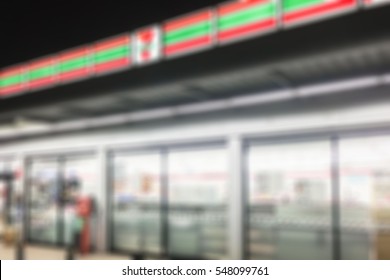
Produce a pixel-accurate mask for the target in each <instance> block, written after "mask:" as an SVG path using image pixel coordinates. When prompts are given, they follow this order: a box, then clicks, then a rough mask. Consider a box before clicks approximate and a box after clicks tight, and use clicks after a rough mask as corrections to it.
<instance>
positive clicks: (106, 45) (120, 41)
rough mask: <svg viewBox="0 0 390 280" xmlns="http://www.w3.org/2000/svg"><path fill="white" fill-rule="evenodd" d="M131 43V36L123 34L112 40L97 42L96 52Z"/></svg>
mask: <svg viewBox="0 0 390 280" xmlns="http://www.w3.org/2000/svg"><path fill="white" fill-rule="evenodd" d="M129 44H130V36H123V37H119V38H115V39H112V40H107V41H104V42H100V43H96V45H95V48H94V50H95V52H99V51H103V50H106V49H111V48H115V47H119V46H123V45H129Z"/></svg>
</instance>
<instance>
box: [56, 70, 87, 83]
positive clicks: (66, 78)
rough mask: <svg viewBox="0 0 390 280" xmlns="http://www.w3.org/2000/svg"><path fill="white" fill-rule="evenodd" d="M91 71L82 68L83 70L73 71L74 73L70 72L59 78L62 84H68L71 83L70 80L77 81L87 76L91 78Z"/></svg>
mask: <svg viewBox="0 0 390 280" xmlns="http://www.w3.org/2000/svg"><path fill="white" fill-rule="evenodd" d="M89 74H90V73H89V71H88V69H85V68H81V69H77V70H73V71H69V72H66V73H61V74H60V75H59V78H60V80H61V81H62V82H66V81H69V80H76V79H79V78H84V77H86V76H89Z"/></svg>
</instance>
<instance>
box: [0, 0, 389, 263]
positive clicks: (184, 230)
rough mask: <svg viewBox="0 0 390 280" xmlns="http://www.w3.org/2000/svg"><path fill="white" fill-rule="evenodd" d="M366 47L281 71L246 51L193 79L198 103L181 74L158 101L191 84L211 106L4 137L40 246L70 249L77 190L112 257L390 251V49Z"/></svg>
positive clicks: (163, 109) (378, 43)
mask: <svg viewBox="0 0 390 280" xmlns="http://www.w3.org/2000/svg"><path fill="white" fill-rule="evenodd" d="M254 2H261V1H254ZM265 2H269V1H265ZM341 2H343V1H341ZM344 2H345V3H346V6H347V7H348V5H352V4H353V3H354V4H353V5H355V4H356V1H344ZM344 2H343V3H344ZM359 3H360V2H359ZM359 7H361V5H360V6H359ZM348 10H349V8H348ZM362 13H364V12H362ZM367 14H369V13H367ZM372 15H373V16H372V17H374V16H375V14H372ZM384 15H385V13H383V14H382V15H381V16H382V19H383V18H384ZM351 17H352V16H351ZM367 17H368V16H367ZM366 21H368V20H367V18H366ZM355 22H356V19H355ZM334 25H335V24H334ZM334 25H333V27H334ZM350 25H351V26H352V25H353V24H350ZM329 29H332V28H329ZM367 29H368V28H367ZM319 30H321V29H320V28H319ZM287 33H288V31H286V34H287ZM314 33H319V32H318V30H315V29H313V30H312V31H311V35H313V34H314ZM329 33H330V32H328V33H326V34H329ZM286 34H285V35H281V36H286V37H287V36H288V34H287V35H286ZM302 34H304V32H302V33H301V35H302ZM276 36H278V35H275V36H274V38H275V37H276ZM324 36H325V35H324ZM319 37H320V36H318V37H317V38H319ZM339 37H341V36H339ZM372 37H374V36H372ZM132 38H133V37H132ZM287 39H288V38H287ZM287 39H286V40H285V42H288V40H287ZM339 39H340V38H339ZM313 41H315V40H313ZM126 42H127V41H126ZM258 42H260V41H258ZM127 43H128V42H127ZM127 43H126V44H127ZM315 43H316V42H313V46H314V47H315ZM317 44H318V45H319V44H320V43H317ZM335 44H336V43H335ZM351 45H352V46H351V47H350V48H345V49H343V48H342V47H339V46H336V47H334V49H335V51H334V52H333V50H332V51H329V52H328V50H326V51H324V52H319V53H318V54H315V55H312V54H311V53H309V52H308V53H307V54H306V53H304V51H302V52H303V53H304V54H303V55H302V54H301V55H300V56H299V57H298V56H296V57H295V56H294V59H293V60H288V59H286V61H281V60H280V61H278V62H277V63H275V64H272V63H268V64H263V63H258V64H255V65H250V66H242V65H237V66H236V65H234V63H235V62H237V61H239V60H240V59H238V58H237V55H236V58H235V59H236V60H234V58H232V60H233V62H232V63H231V64H232V65H233V67H232V66H231V68H235V67H237V69H235V70H233V71H231V72H229V71H226V73H225V72H223V71H221V73H218V75H210V76H208V75H206V74H205V75H203V76H202V77H200V78H199V77H196V78H194V79H193V80H190V82H189V84H190V86H191V87H192V88H191V90H194V89H195V95H196V96H195V97H194V96H190V95H191V94H189V93H188V92H187V91H188V89H187V88H186V87H183V88H181V87H180V86H179V87H178V88H175V83H176V81H175V80H173V81H171V84H170V85H171V86H172V84H173V86H172V87H171V88H170V87H168V90H167V91H166V92H164V91H163V90H162V89H161V92H159V91H158V90H156V92H154V93H153V92H152V94H151V95H152V97H151V98H150V99H153V98H154V97H153V94H155V98H159V97H161V96H163V95H164V94H165V93H167V94H171V93H172V92H174V91H177V93H178V94H179V95H180V94H182V95H183V96H185V95H188V96H190V98H189V99H190V100H192V101H193V100H194V99H195V100H197V101H199V100H200V101H199V102H195V104H189V103H185V104H183V103H180V102H179V103H175V102H172V103H171V104H167V103H169V102H165V103H164V102H161V103H162V104H164V106H160V107H159V108H150V109H145V110H139V111H137V110H136V111H131V110H129V112H122V113H118V114H114V113H113V114H112V115H110V116H103V117H97V118H86V119H83V118H79V119H76V120H74V121H69V122H62V123H61V122H60V123H57V124H56V123H55V124H53V125H49V126H48V127H42V128H40V127H38V128H36V129H32V130H28V129H27V130H26V131H23V130H21V131H16V132H15V133H10V134H7V133H4V134H1V135H0V137H2V138H1V140H2V144H1V146H0V166H4V168H3V169H12V170H18V171H20V174H21V176H19V177H18V178H17V179H16V180H15V181H14V191H15V193H16V195H15V197H19V196H22V197H23V199H24V205H25V206H24V207H23V208H22V213H23V215H22V216H21V215H20V209H19V210H18V207H17V205H16V204H15V203H13V204H12V205H11V208H12V209H13V210H12V211H11V216H12V219H13V220H14V221H15V222H17V221H19V222H20V224H21V225H22V231H23V235H24V239H25V240H26V242H29V243H34V244H42V245H48V246H60V247H64V248H65V246H66V245H68V244H69V242H70V240H71V235H70V216H71V214H70V213H71V211H72V207H71V205H70V204H69V205H68V204H67V203H66V202H65V203H64V202H63V201H61V202H59V201H60V198H61V196H62V194H63V193H67V192H72V190H73V189H75V188H76V189H78V190H79V191H80V193H82V194H87V195H90V196H92V197H93V198H94V199H95V201H96V213H95V215H94V217H93V221H92V227H93V230H92V236H91V239H92V244H93V247H94V250H97V251H106V252H107V251H109V252H122V253H126V254H129V255H132V256H139V255H141V256H143V257H149V256H150V257H157V258H180V259H197V258H199V259H389V258H390V256H389V254H390V248H389V246H388V244H390V241H389V238H390V237H389V236H390V233H389V232H390V220H389V219H390V218H389V216H390V214H389V213H390V170H389V166H390V165H389V164H388V161H389V160H390V154H389V152H388V150H389V148H388V147H389V143H390V134H389V132H390V130H389V128H390V115H389V113H388V112H389V109H390V108H389V107H390V99H389V97H388V90H389V84H390V78H389V74H388V73H390V71H389V70H388V65H389V57H390V56H389V52H388V49H389V48H388V47H389V42H388V39H387V37H385V39H383V38H379V39H378V38H375V40H372V41H369V42H364V44H363V43H362V44H361V45H356V46H355V45H354V44H353V43H351ZM258 46H262V44H260V43H258ZM265 46H267V45H265ZM100 47H101V46H100ZM104 47H107V46H104ZM268 47H269V43H268ZM314 47H313V48H314ZM98 49H99V47H98ZM253 49H255V50H256V48H255V47H254V48H253ZM253 49H252V51H253ZM265 49H267V48H265ZM268 49H271V48H268ZM99 50H100V49H99ZM236 51H242V49H241V48H237V49H234V46H233V47H230V54H236ZM279 51H280V50H279ZM242 52H243V53H245V51H242ZM276 52H277V51H276ZM86 53H88V51H87V52H86ZM221 53H222V50H221ZM254 53H255V52H252V54H254ZM282 53H283V52H282ZM256 54H257V53H256ZM279 54H280V53H279ZM77 55H79V53H78V52H77ZM149 55H150V56H147V57H153V54H149ZM202 55H203V54H201V55H200V56H199V57H200V58H201V56H202ZM217 55H218V54H216V53H215V56H217ZM261 55H263V56H265V55H264V54H258V56H261ZM220 57H221V58H223V59H224V60H226V57H223V56H222V55H221V56H220ZM248 57H249V58H247V61H248V60H251V57H250V55H248ZM66 58H69V57H66ZM255 58H256V57H253V59H255ZM283 58H284V57H283ZM185 59H187V58H185ZM195 59H196V58H195ZM195 59H194V60H195ZM229 59H230V57H229ZM125 60H126V59H125ZM141 60H142V56H141ZM187 61H190V62H191V60H187ZM205 61H206V62H207V63H210V64H211V62H210V61H212V60H207V59H204V61H203V62H202V60H201V59H200V62H199V64H198V65H197V66H198V67H194V68H195V70H196V68H199V69H200V71H205V72H206V71H207V70H208V69H206V68H207V67H206V66H210V65H209V64H207V63H206V62H205ZM45 62H47V61H45ZM127 62H128V60H126V61H124V63H125V65H127V64H126V63H127ZM192 62H193V61H192ZM50 63H54V62H53V61H52V60H51V62H50ZM178 63H179V62H178ZM202 63H203V64H202ZM38 65H40V64H38ZM170 65H173V63H171V64H170ZM46 66H47V65H46ZM100 66H101V65H100ZM199 66H200V67H199ZM152 67H153V66H152ZM162 67H164V66H162ZM210 67H211V66H210ZM239 67H240V68H239ZM82 68H83V67H82ZM84 68H87V67H84ZM182 68H184V67H182ZM187 68H188V66H187ZM221 68H223V67H221ZM99 69H103V70H102V71H104V69H105V68H104V67H103V68H99ZM154 69H156V68H154ZM79 70H80V69H79ZM111 70H112V69H111ZM23 71H25V70H23ZM80 71H81V72H79V73H84V74H88V73H90V71H89V70H88V69H81V70H80ZM130 71H132V70H130ZM135 71H136V70H135ZM140 71H142V70H140ZM167 72H173V71H167ZM143 73H144V74H145V73H148V72H143ZM149 73H150V72H149ZM151 73H152V74H153V72H151ZM157 73H158V72H157ZM110 74H111V73H110ZM141 74H142V73H141ZM161 74H162V75H161V76H164V75H165V72H161ZM178 74H179V73H178ZM139 76H141V75H139ZM146 76H147V75H146ZM98 77H100V76H99V75H98ZM147 77H149V76H147ZM150 77H153V75H151V76H150ZM78 78H80V77H78ZM126 78H127V77H126ZM49 80H50V79H49ZM54 80H56V81H58V80H57V79H54ZM97 80H98V79H97ZM270 81H272V83H271V82H270ZM49 82H50V81H49ZM115 82H116V80H115ZM66 83H67V82H66ZM66 83H65V82H64V84H66ZM177 83H179V82H177ZM186 83H187V82H186ZM112 84H114V82H112ZM269 84H271V85H272V87H271V88H270V85H269ZM275 84H276V85H277V87H275ZM23 85H24V84H23ZM61 86H64V87H65V86H66V85H62V84H61ZM85 88H87V87H85ZM157 88H158V87H157ZM71 89H74V91H75V92H76V93H77V92H79V91H80V92H81V88H76V87H74V88H71ZM199 89H201V90H200V91H199ZM202 89H206V91H205V92H206V93H204V92H202ZM34 90H35V89H34ZM55 90H56V88H55V87H54V89H53V91H55ZM213 90H215V91H213ZM253 90H255V92H253ZM69 91H70V90H69ZM230 91H231V92H230ZM59 92H60V91H59ZM129 92H130V94H129V96H131V97H132V94H133V93H132V92H131V90H129ZM144 93H148V90H146V91H145V92H142V91H141V94H140V95H143V94H144ZM32 94H35V93H34V92H33V93H32ZM109 94H111V95H112V96H113V98H114V97H115V92H113V93H112V92H109ZM192 94H193V93H192ZM198 94H203V99H202V98H199V97H198V96H197V95H198ZM207 94H209V96H208V95H207ZM216 97H218V98H216ZM191 98H192V99H191ZM196 98H198V99H196ZM208 98H209V99H208ZM136 101H137V99H136ZM142 101H143V100H142ZM89 102H91V103H92V98H91V101H89ZM87 103H88V101H87ZM135 103H136V102H135ZM102 104H103V106H104V104H105V103H102ZM108 107H109V106H108ZM61 109H62V108H61ZM58 110H60V109H58ZM3 189H4V187H3ZM15 201H16V199H13V202H15ZM2 203H4V202H2Z"/></svg>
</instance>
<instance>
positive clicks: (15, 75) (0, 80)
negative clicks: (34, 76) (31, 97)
mask: <svg viewBox="0 0 390 280" xmlns="http://www.w3.org/2000/svg"><path fill="white" fill-rule="evenodd" d="M24 90H25V84H24V67H23V66H15V67H9V68H7V69H3V70H2V71H1V73H0V96H6V95H11V94H15V93H20V92H23V91H24Z"/></svg>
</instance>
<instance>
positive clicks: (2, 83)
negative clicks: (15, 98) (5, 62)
mask: <svg viewBox="0 0 390 280" xmlns="http://www.w3.org/2000/svg"><path fill="white" fill-rule="evenodd" d="M22 82H23V79H22V75H14V76H9V77H7V78H3V79H1V80H0V87H8V86H12V85H15V84H19V83H22Z"/></svg>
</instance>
